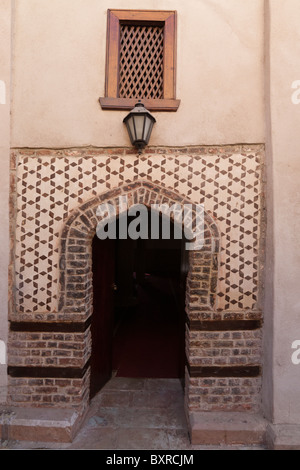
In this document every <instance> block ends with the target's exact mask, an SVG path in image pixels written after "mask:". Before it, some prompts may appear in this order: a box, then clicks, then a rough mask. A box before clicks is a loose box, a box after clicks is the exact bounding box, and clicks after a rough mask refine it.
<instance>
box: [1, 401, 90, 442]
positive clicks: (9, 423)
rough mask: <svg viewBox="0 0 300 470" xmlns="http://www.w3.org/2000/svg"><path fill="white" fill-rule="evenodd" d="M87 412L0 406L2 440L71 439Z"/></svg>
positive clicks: (48, 440) (53, 440)
mask: <svg viewBox="0 0 300 470" xmlns="http://www.w3.org/2000/svg"><path fill="white" fill-rule="evenodd" d="M83 419H84V416H82V414H81V415H80V414H79V413H78V412H76V411H75V410H72V409H52V408H21V407H20V408H19V407H8V406H7V407H1V408H0V440H1V441H2V442H3V441H9V440H14V441H33V442H59V443H68V442H72V441H73V439H74V437H75V436H76V434H77V432H78V431H79V429H80V426H81V424H82V422H83Z"/></svg>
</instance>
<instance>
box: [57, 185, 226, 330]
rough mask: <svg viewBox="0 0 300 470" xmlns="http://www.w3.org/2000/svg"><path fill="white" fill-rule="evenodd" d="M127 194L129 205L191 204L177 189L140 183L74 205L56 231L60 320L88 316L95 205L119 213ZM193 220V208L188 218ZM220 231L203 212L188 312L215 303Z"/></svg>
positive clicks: (191, 259)
mask: <svg viewBox="0 0 300 470" xmlns="http://www.w3.org/2000/svg"><path fill="white" fill-rule="evenodd" d="M120 196H127V201H128V207H131V206H133V205H136V204H143V205H145V206H147V207H150V206H151V205H152V204H159V205H161V204H168V205H169V206H172V205H173V204H178V205H180V206H182V207H183V206H184V205H187V204H189V205H191V206H192V207H194V208H195V204H193V203H192V202H191V201H189V200H188V199H186V198H184V197H182V196H180V195H179V194H178V193H175V192H174V191H171V190H169V189H166V188H164V187H161V186H158V185H156V184H153V183H150V182H148V181H147V182H146V181H139V182H134V183H132V184H128V185H124V186H120V187H118V188H117V189H114V190H111V191H108V192H106V193H104V194H102V195H100V196H98V197H96V198H94V199H92V200H90V201H88V202H86V203H85V204H83V205H81V206H80V207H78V209H77V210H76V211H75V212H74V213H73V214H72V215H71V216H70V217H69V219H68V220H67V222H66V223H65V227H64V229H63V231H62V234H61V252H60V263H59V266H60V295H59V311H60V317H61V318H62V319H64V320H72V321H75V320H76V321H85V320H86V319H87V318H89V317H90V315H91V314H92V308H93V304H92V269H91V266H92V265H91V263H92V260H91V242H92V239H93V237H94V235H95V233H96V228H97V225H98V222H99V217H98V216H97V208H98V207H99V205H100V204H103V203H107V204H112V205H113V206H114V207H115V208H116V215H117V216H119V215H120V213H121V211H120V207H119V197H120ZM195 218H196V211H195V209H192V214H191V219H192V220H194V219H195ZM219 246H220V242H219V233H218V229H217V225H216V224H215V222H214V220H213V219H212V217H211V216H210V215H209V214H207V213H205V214H204V244H203V247H202V248H201V250H198V251H190V255H189V273H188V277H187V286H186V287H187V297H186V309H187V314H189V312H193V311H212V310H213V307H214V304H215V295H216V285H217V274H218V254H219Z"/></svg>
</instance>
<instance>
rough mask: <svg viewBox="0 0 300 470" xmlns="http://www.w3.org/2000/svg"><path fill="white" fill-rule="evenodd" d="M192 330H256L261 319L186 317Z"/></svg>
mask: <svg viewBox="0 0 300 470" xmlns="http://www.w3.org/2000/svg"><path fill="white" fill-rule="evenodd" d="M186 323H187V324H188V326H189V328H190V330H192V331H199V330H205V331H244V330H258V329H259V328H261V326H262V322H261V320H207V321H205V320H203V321H202V320H190V319H189V318H188V317H187V319H186Z"/></svg>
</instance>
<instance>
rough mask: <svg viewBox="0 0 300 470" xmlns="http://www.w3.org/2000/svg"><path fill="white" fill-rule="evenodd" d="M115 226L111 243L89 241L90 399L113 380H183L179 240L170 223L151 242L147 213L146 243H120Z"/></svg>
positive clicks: (184, 261) (182, 290)
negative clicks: (164, 232) (164, 233)
mask: <svg viewBox="0 0 300 470" xmlns="http://www.w3.org/2000/svg"><path fill="white" fill-rule="evenodd" d="M120 217H122V216H120ZM126 217H127V214H126ZM160 220H161V221H162V218H160ZM127 221H128V224H129V223H130V221H131V219H130V217H128V218H127ZM119 223H120V219H118V221H117V231H116V233H117V237H116V239H115V240H109V239H106V240H100V239H99V238H98V237H97V235H96V236H95V237H94V240H93V285H94V313H93V317H92V358H91V397H92V396H93V395H94V394H95V393H97V391H99V390H100V388H101V387H102V386H103V385H104V384H105V383H106V382H107V381H108V380H109V379H110V378H111V377H112V376H113V375H115V376H117V377H132V378H137V377H140V378H179V379H183V376H184V365H185V354H184V344H185V314H184V311H185V310H184V306H185V282H186V274H187V256H186V251H185V249H184V246H185V240H184V237H183V236H182V237H181V238H180V239H177V238H176V237H175V236H174V226H173V224H171V227H170V228H171V230H170V237H169V238H168V239H164V238H163V237H162V232H161V230H160V233H159V236H158V238H157V239H152V238H151V220H150V212H149V225H148V237H147V238H146V239H141V238H138V239H136V240H133V239H131V238H129V237H127V238H126V239H120V237H119ZM161 226H162V224H160V228H161ZM177 236H178V231H177ZM182 382H183V381H182Z"/></svg>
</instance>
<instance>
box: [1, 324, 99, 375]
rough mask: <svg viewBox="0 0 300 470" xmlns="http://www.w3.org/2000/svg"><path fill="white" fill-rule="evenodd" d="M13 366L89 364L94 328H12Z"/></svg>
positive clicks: (10, 343) (10, 361)
mask: <svg viewBox="0 0 300 470" xmlns="http://www.w3.org/2000/svg"><path fill="white" fill-rule="evenodd" d="M8 347H9V351H10V353H9V355H10V357H9V364H10V366H42V367H43V366H56V367H79V368H82V367H84V366H85V364H86V362H87V360H88V359H89V357H90V353H91V334H90V328H88V329H87V330H86V331H85V332H84V333H51V332H49V333H48V332H20V331H11V332H10V337H9V345H8Z"/></svg>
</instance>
